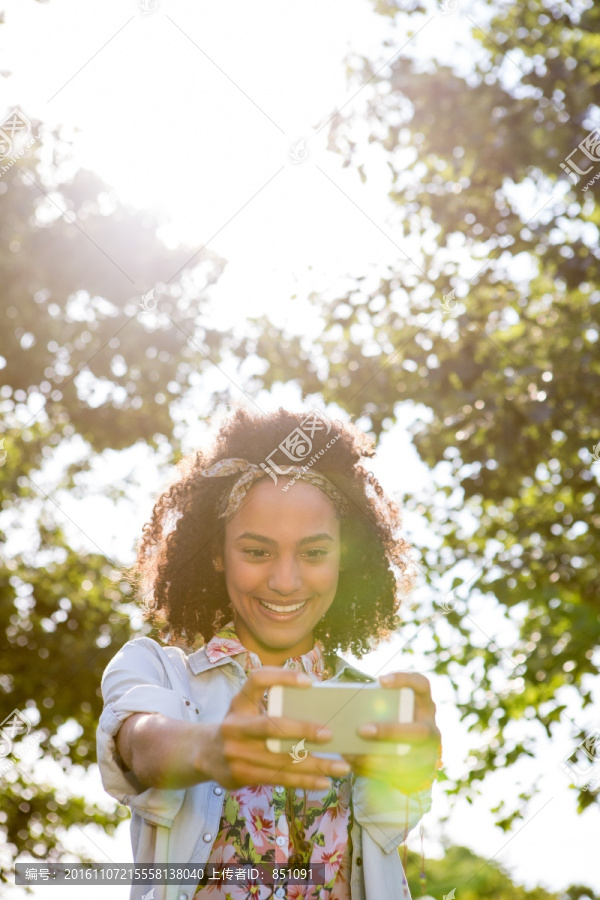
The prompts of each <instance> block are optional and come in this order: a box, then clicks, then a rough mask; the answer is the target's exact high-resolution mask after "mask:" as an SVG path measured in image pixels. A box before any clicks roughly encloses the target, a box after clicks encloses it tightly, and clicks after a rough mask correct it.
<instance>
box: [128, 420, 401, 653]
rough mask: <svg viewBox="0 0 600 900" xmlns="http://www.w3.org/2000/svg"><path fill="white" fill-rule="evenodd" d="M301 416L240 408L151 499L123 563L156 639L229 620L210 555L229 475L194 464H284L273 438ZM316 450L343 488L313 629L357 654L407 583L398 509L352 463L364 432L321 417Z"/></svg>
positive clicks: (390, 623)
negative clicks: (207, 473)
mask: <svg viewBox="0 0 600 900" xmlns="http://www.w3.org/2000/svg"><path fill="white" fill-rule="evenodd" d="M307 414H308V412H290V411H289V410H285V409H283V408H279V409H278V410H277V411H276V412H273V413H269V414H264V415H263V414H259V413H254V412H251V411H249V410H248V409H247V408H245V407H243V406H240V407H238V408H237V409H234V411H233V413H232V414H230V415H229V416H228V417H227V419H226V420H225V421H224V422H223V423H222V424H221V427H220V429H219V431H218V432H217V434H216V437H215V439H214V442H213V444H212V446H211V447H210V448H209V449H207V450H198V451H197V452H195V453H191V454H189V455H187V456H185V457H183V458H182V459H181V460H180V462H179V463H178V464H177V467H176V477H175V480H174V482H173V483H172V484H171V486H170V487H168V489H166V490H165V491H164V492H163V493H162V494H161V495H160V496H159V497H158V499H157V501H156V503H155V505H154V508H153V511H152V516H151V518H150V521H149V522H148V523H147V524H146V525H145V526H144V528H143V533H142V538H141V540H140V542H139V544H138V547H137V559H136V562H135V563H134V565H133V566H132V567H131V568H130V569H129V570H127V575H128V577H129V579H130V581H131V582H132V584H133V585H134V586H135V587H136V591H137V596H138V600H140V601H141V604H142V608H143V610H144V619H145V620H146V621H148V622H150V623H152V625H153V626H154V628H155V629H156V631H157V635H158V636H159V638H160V639H161V640H165V641H170V642H171V643H177V642H179V643H181V644H183V645H184V646H189V647H198V646H202V645H203V644H204V643H207V642H208V641H209V640H210V639H211V637H212V636H213V635H214V634H216V633H217V631H218V630H219V629H220V628H222V627H223V625H224V624H225V623H226V622H227V621H228V620H230V619H231V618H232V606H231V602H230V599H229V596H228V594H227V590H226V586H225V576H224V574H223V573H222V572H218V571H215V569H214V567H213V565H212V560H213V559H214V557H215V555H216V554H220V553H222V549H223V543H224V528H225V525H224V522H223V519H219V518H218V517H217V503H218V500H219V498H220V496H221V495H222V494H223V491H224V490H229V489H230V488H231V487H232V486H233V484H234V483H235V480H236V478H237V477H239V476H238V475H230V476H226V477H221V478H203V477H202V474H201V473H202V471H203V470H204V469H206V468H208V466H210V465H212V464H213V463H215V462H217V461H218V460H220V459H227V458H229V457H243V458H245V459H247V460H249V461H250V462H253V463H255V464H260V463H261V462H263V461H265V459H266V457H267V456H270V457H271V458H272V459H274V461H275V463H276V464H278V465H280V466H282V467H283V466H285V465H289V462H290V460H289V459H288V458H286V457H285V455H284V454H283V453H282V452H281V450H280V449H279V447H278V445H279V443H280V442H281V441H283V439H284V438H285V437H286V436H287V435H289V434H290V433H291V432H292V431H294V429H296V428H298V427H300V425H301V422H302V421H303V419H305V418H306V416H307ZM323 418H325V417H323ZM328 442H329V444H330V446H329V447H327V449H325V446H326V444H327V443H328ZM332 442H333V443H332ZM274 450H275V451H276V452H275V453H274V452H273V451H274ZM321 450H325V452H324V453H322V454H321V456H319V457H318V465H317V464H316V462H315V463H313V468H314V469H316V470H317V471H319V472H320V473H322V474H323V475H326V476H327V477H328V478H329V479H330V480H331V481H332V482H333V483H334V484H335V486H336V487H337V488H338V489H339V490H340V491H341V492H342V493H343V494H344V496H345V499H346V500H347V501H348V503H347V506H348V511H347V513H346V514H345V515H343V516H341V517H340V540H341V565H342V566H343V568H342V569H341V571H340V573H339V581H338V587H337V592H336V595H335V598H334V601H333V603H332V604H331V606H330V608H329V610H328V611H327V613H326V614H325V615H324V616H323V618H322V619H321V621H320V622H319V623H318V624H317V625H316V626H315V629H314V632H313V636H314V639H315V640H317V639H320V640H321V641H322V643H323V647H324V650H325V653H326V654H332V653H335V652H337V651H339V650H341V651H342V652H343V651H346V650H350V651H351V652H352V654H353V655H354V656H355V657H356V658H357V659H360V658H361V657H362V656H363V655H364V654H365V653H367V652H369V651H370V650H372V649H374V648H375V647H376V646H377V645H378V644H379V643H380V641H382V640H387V639H388V638H389V637H390V635H391V634H393V632H394V631H395V630H396V629H397V627H398V625H399V618H398V616H397V612H398V609H399V605H400V594H402V593H406V592H407V591H408V590H410V588H411V587H412V584H413V580H414V570H413V566H412V563H411V559H410V556H409V554H410V550H411V547H410V545H409V544H408V543H407V542H406V541H405V540H404V539H403V538H402V537H401V536H400V534H399V529H400V525H401V518H400V511H399V509H398V506H397V505H396V504H395V503H394V502H393V501H392V500H390V499H389V498H387V497H386V496H385V494H384V492H383V489H382V487H381V485H380V484H379V482H378V481H377V479H376V478H375V477H374V475H373V474H372V473H370V472H368V471H367V470H366V469H365V468H364V467H363V466H362V465H361V464H360V460H361V458H362V457H372V456H374V455H375V449H374V442H373V441H372V440H371V438H369V437H368V436H367V435H366V434H364V432H362V431H360V430H359V429H358V428H357V427H356V426H355V425H352V424H342V423H339V422H331V427H330V431H329V433H327V434H324V433H323V432H322V431H317V432H316V433H315V435H314V437H313V448H312V456H313V457H314V456H318V454H319V452H320V451H321ZM277 451H278V452H279V456H277ZM145 598H150V599H145Z"/></svg>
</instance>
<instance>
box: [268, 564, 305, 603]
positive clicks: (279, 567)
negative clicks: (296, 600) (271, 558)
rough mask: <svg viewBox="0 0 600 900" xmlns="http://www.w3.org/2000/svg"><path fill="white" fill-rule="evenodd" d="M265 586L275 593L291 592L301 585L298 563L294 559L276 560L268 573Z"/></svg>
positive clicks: (284, 593)
mask: <svg viewBox="0 0 600 900" xmlns="http://www.w3.org/2000/svg"><path fill="white" fill-rule="evenodd" d="M267 586H268V587H269V590H271V591H274V592H275V593H276V594H282V595H287V594H293V593H294V592H295V591H297V590H298V589H299V588H300V587H301V586H302V577H301V575H300V568H299V566H298V563H297V562H296V561H295V560H278V561H277V562H276V564H275V567H274V569H273V570H272V571H271V572H270V574H269V578H268V579H267Z"/></svg>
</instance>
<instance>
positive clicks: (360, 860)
mask: <svg viewBox="0 0 600 900" xmlns="http://www.w3.org/2000/svg"><path fill="white" fill-rule="evenodd" d="M356 865H357V866H362V856H357V857H356Z"/></svg>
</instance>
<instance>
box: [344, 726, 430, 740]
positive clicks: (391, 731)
mask: <svg viewBox="0 0 600 900" xmlns="http://www.w3.org/2000/svg"><path fill="white" fill-rule="evenodd" d="M366 729H373V730H372V732H371V731H370V730H369V731H367V730H366ZM357 731H358V733H359V735H360V736H361V737H362V738H364V740H368V741H372V740H375V741H395V742H396V743H399V744H402V743H407V742H409V743H411V744H423V743H425V742H426V741H433V740H434V736H435V734H436V733H438V734H439V732H438V730H437V728H436V726H435V723H433V722H412V723H410V724H406V725H398V724H396V723H392V722H370V723H367V724H366V725H361V726H360V728H358V729H357Z"/></svg>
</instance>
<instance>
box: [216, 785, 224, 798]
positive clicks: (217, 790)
mask: <svg viewBox="0 0 600 900" xmlns="http://www.w3.org/2000/svg"><path fill="white" fill-rule="evenodd" d="M222 793H223V788H220V787H216V788H215V794H216V795H217V797H220V796H221V794H222Z"/></svg>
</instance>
